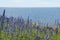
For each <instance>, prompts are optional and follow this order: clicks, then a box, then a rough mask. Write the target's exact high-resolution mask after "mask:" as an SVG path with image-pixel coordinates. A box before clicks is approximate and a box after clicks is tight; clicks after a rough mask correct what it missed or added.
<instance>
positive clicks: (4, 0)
mask: <svg viewBox="0 0 60 40" xmlns="http://www.w3.org/2000/svg"><path fill="white" fill-rule="evenodd" d="M0 7H13V8H14V7H60V0H0Z"/></svg>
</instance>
